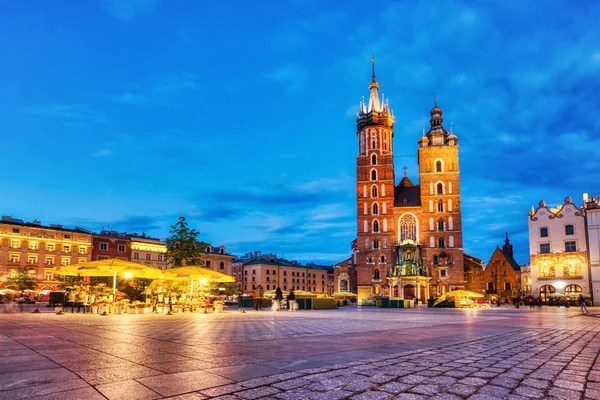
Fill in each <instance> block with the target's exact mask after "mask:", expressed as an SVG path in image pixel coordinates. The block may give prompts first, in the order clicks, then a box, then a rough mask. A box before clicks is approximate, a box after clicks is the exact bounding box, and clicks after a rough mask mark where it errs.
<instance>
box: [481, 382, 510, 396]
mask: <svg viewBox="0 0 600 400" xmlns="http://www.w3.org/2000/svg"><path fill="white" fill-rule="evenodd" d="M477 393H478V394H485V395H488V396H496V397H503V396H508V394H509V393H510V389H508V388H505V387H502V386H496V385H485V386H483V387H482V388H480V389H479V390H478V391H477Z"/></svg>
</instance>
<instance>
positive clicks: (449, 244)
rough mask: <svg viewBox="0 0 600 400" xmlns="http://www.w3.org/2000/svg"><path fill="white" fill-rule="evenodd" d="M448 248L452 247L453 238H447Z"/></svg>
mask: <svg viewBox="0 0 600 400" xmlns="http://www.w3.org/2000/svg"><path fill="white" fill-rule="evenodd" d="M448 247H454V236H450V237H449V238H448Z"/></svg>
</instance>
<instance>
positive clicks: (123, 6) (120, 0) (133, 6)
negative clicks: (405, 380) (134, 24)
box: [100, 0, 158, 22]
mask: <svg viewBox="0 0 600 400" xmlns="http://www.w3.org/2000/svg"><path fill="white" fill-rule="evenodd" d="M157 4H158V0H100V6H101V8H102V9H103V10H104V11H105V12H106V13H108V14H109V15H110V16H112V17H114V18H116V19H118V20H121V21H124V22H131V21H133V20H135V19H137V18H138V17H139V16H140V15H142V14H146V13H148V12H151V11H153V10H154V9H155V8H156V6H157Z"/></svg>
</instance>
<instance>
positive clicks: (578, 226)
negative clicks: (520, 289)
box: [528, 197, 590, 300]
mask: <svg viewBox="0 0 600 400" xmlns="http://www.w3.org/2000/svg"><path fill="white" fill-rule="evenodd" d="M528 223H529V254H530V263H531V265H530V274H531V294H532V295H534V296H537V295H539V296H540V297H541V298H542V300H548V299H549V298H550V297H551V296H552V294H553V293H561V294H564V295H567V296H571V297H575V296H579V295H580V294H583V295H584V296H590V285H589V270H588V261H587V244H586V226H585V212H584V210H583V209H580V208H579V207H577V206H576V205H575V204H573V201H572V200H571V198H570V197H567V198H565V202H564V204H563V205H561V206H558V207H556V208H548V207H547V206H546V202H545V201H543V200H542V201H540V203H539V206H538V208H537V209H535V210H534V209H533V207H532V209H531V212H530V213H529V220H528Z"/></svg>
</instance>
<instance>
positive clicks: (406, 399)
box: [394, 393, 429, 400]
mask: <svg viewBox="0 0 600 400" xmlns="http://www.w3.org/2000/svg"><path fill="white" fill-rule="evenodd" d="M428 398H429V397H427V396H421V395H420V394H415V393H400V394H399V395H397V396H396V397H394V400H424V399H428Z"/></svg>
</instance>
